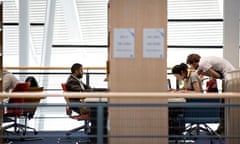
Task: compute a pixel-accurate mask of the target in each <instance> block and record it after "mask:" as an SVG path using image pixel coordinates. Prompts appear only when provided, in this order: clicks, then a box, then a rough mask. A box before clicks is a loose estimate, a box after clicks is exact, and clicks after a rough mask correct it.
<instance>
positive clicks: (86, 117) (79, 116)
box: [57, 83, 90, 144]
mask: <svg viewBox="0 0 240 144" xmlns="http://www.w3.org/2000/svg"><path fill="white" fill-rule="evenodd" d="M61 87H62V90H63V91H64V92H68V90H67V87H66V84H65V83H61ZM64 99H65V101H66V103H67V106H66V114H67V115H68V117H70V118H71V119H74V120H77V121H84V124H83V125H82V126H79V127H77V128H74V129H71V130H69V131H67V133H66V136H68V137H67V138H66V139H63V138H59V139H58V142H57V143H59V144H61V143H66V142H74V143H78V142H79V139H71V138H70V137H69V136H70V135H72V133H73V132H78V131H81V130H83V131H84V133H85V134H87V133H88V131H89V129H90V128H89V125H90V121H89V120H90V115H89V113H86V114H77V115H74V113H73V110H72V109H71V108H70V103H71V102H70V99H69V97H68V96H65V97H64Z"/></svg>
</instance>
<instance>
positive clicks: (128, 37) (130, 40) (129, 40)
mask: <svg viewBox="0 0 240 144" xmlns="http://www.w3.org/2000/svg"><path fill="white" fill-rule="evenodd" d="M134 47H135V31H134V29H133V28H115V29H114V34H113V57H114V58H134Z"/></svg>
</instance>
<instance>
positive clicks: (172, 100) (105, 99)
mask: <svg viewBox="0 0 240 144" xmlns="http://www.w3.org/2000/svg"><path fill="white" fill-rule="evenodd" d="M85 102H87V103H88V102H89V103H90V102H108V98H86V99H85ZM168 102H171V103H174V102H186V100H185V99H184V98H169V99H168Z"/></svg>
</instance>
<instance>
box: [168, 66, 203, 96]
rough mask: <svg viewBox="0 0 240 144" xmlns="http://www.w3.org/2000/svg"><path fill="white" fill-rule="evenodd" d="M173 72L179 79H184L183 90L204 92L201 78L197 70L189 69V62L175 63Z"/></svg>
mask: <svg viewBox="0 0 240 144" xmlns="http://www.w3.org/2000/svg"><path fill="white" fill-rule="evenodd" d="M172 73H173V75H174V76H175V77H176V78H177V79H178V80H183V81H184V86H183V88H182V90H184V91H194V92H203V88H202V81H201V79H200V78H199V76H198V74H197V73H196V72H193V71H191V70H189V69H188V66H187V64H185V63H181V64H179V65H175V66H174V67H173V68H172Z"/></svg>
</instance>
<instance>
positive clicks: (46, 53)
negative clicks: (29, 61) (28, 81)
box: [41, 0, 56, 66]
mask: <svg viewBox="0 0 240 144" xmlns="http://www.w3.org/2000/svg"><path fill="white" fill-rule="evenodd" d="M55 7H56V1H55V0H48V1H47V11H46V19H45V25H44V35H43V48H42V58H41V66H49V65H50V60H51V54H52V39H53V24H54V15H55Z"/></svg>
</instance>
